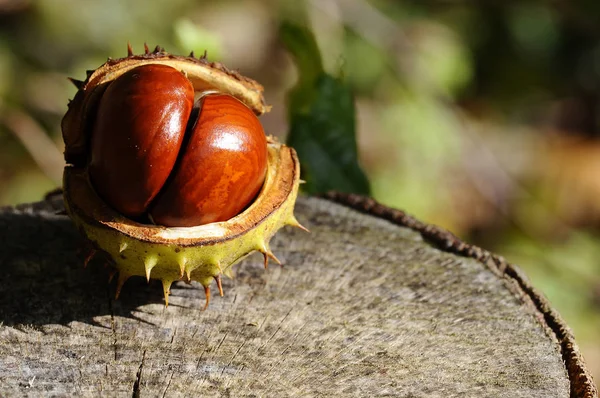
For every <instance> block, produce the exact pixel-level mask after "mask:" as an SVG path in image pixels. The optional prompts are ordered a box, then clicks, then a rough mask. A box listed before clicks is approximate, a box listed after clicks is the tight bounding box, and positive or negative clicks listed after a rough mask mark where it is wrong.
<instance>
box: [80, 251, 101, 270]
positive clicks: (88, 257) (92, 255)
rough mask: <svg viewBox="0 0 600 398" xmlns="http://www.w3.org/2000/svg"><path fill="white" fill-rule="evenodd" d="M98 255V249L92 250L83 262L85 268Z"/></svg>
mask: <svg viewBox="0 0 600 398" xmlns="http://www.w3.org/2000/svg"><path fill="white" fill-rule="evenodd" d="M96 253H98V251H97V250H96V249H91V250H90V252H89V253H88V255H87V256H86V257H85V260H83V268H87V266H88V264H89V263H90V261H92V258H94V256H95V255H96Z"/></svg>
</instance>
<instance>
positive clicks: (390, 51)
mask: <svg viewBox="0 0 600 398" xmlns="http://www.w3.org/2000/svg"><path fill="white" fill-rule="evenodd" d="M283 21H288V22H289V23H291V24H294V25H298V26H302V27H303V28H299V29H301V30H302V31H303V32H305V33H303V34H302V35H298V34H290V31H289V30H288V31H286V29H287V28H285V27H284V28H283V29H281V25H282V22H283ZM284 26H285V25H284ZM286 32H287V33H286ZM307 32H312V35H313V36H312V37H314V41H313V40H312V39H310V37H311V36H310V34H309V33H307ZM290 36H291V37H290ZM127 41H130V42H131V43H132V44H133V47H134V49H136V50H137V51H141V49H142V45H143V43H144V42H148V43H149V44H151V45H154V44H160V45H161V46H163V47H165V48H166V49H167V50H168V51H170V52H173V53H183V54H188V53H189V52H190V51H192V50H193V51H194V52H195V53H196V54H202V53H203V52H204V50H207V52H208V56H209V59H211V60H219V61H222V62H224V63H225V64H226V65H228V66H229V67H232V68H234V69H239V70H240V71H241V72H242V73H243V74H245V75H248V76H250V77H252V78H255V79H256V80H258V81H260V82H261V83H262V84H264V86H265V94H266V98H267V102H269V103H271V104H272V105H273V110H272V112H271V113H270V114H267V115H266V116H264V117H263V118H262V121H263V124H264V126H265V129H266V131H268V132H269V133H271V134H275V135H279V136H280V137H281V138H282V139H283V138H285V135H286V133H287V132H290V136H289V140H290V142H291V143H292V144H293V145H294V146H295V147H297V148H298V149H299V151H300V152H301V154H302V157H303V163H304V164H305V169H306V170H307V171H308V172H309V175H310V179H311V181H314V182H315V183H314V185H313V186H309V187H308V188H309V190H310V191H311V192H313V191H322V190H325V189H329V188H330V187H332V186H335V187H338V188H339V189H347V190H353V191H358V192H367V190H369V189H370V192H371V193H372V195H373V196H374V197H375V198H376V199H378V200H380V201H382V202H384V203H385V204H388V205H390V206H394V207H398V208H402V209H404V210H406V211H408V212H409V213H413V214H415V215H416V216H418V217H419V218H421V219H423V220H425V221H428V222H433V223H437V224H441V225H443V226H445V227H447V228H448V229H450V230H452V231H453V232H455V233H457V234H458V235H460V236H462V237H464V238H466V239H468V240H469V241H472V242H474V243H478V244H481V245H483V246H485V247H486V248H488V249H491V250H494V251H496V252H499V253H501V254H503V255H505V256H506V257H507V258H508V259H509V260H510V261H513V262H516V263H518V264H519V265H520V266H522V267H523V268H524V269H525V270H526V271H527V273H528V275H530V277H531V278H532V280H533V282H534V284H535V285H536V286H538V287H540V288H541V289H542V290H543V291H544V292H545V294H546V295H548V297H549V298H550V300H551V301H552V303H553V304H554V305H555V306H556V307H557V308H558V309H559V311H560V312H561V314H562V315H563V316H564V317H565V318H566V319H567V321H568V322H569V324H570V325H572V326H573V327H574V329H575V333H576V336H577V337H578V339H579V342H580V344H581V345H582V348H583V352H584V355H585V356H586V359H587V361H588V363H589V365H590V366H591V367H592V368H593V371H594V372H595V375H596V380H598V379H600V344H599V343H598V341H599V339H598V337H599V336H598V330H600V263H599V262H598V260H597V258H598V255H599V254H600V253H598V247H600V245H598V242H599V239H600V232H599V231H600V201H598V197H599V196H600V177H598V176H600V140H599V136H600V119H599V113H598V109H600V92H599V91H600V2H598V1H595V0H570V1H563V0H559V1H552V2H546V1H535V0H531V1H521V2H504V1H486V2H440V1H429V0H422V1H412V0H404V1H392V0H370V1H368V0H349V1H340V0H332V1H292V0H270V1H258V0H249V1H234V0H228V1H223V2H208V1H194V0H170V1H169V2H166V1H155V2H142V1H140V0H128V1H121V0H119V1H117V0H108V1H103V2H90V1H83V2H82V1H77V0H38V1H35V2H34V1H29V0H10V1H7V2H0V204H14V203H18V202H24V201H33V200H38V199H39V198H41V197H42V195H43V193H44V192H45V191H47V190H48V189H50V188H52V187H54V186H56V185H58V184H60V181H59V178H57V175H60V169H61V167H62V164H61V161H62V158H61V154H60V152H61V151H62V142H61V134H60V119H61V117H62V115H63V114H64V112H65V111H66V104H67V99H68V98H72V97H73V95H74V93H75V89H74V87H72V86H71V85H70V84H69V82H68V81H67V79H66V77H67V76H73V77H75V78H78V79H82V78H84V76H85V70H87V69H95V68H96V67H98V66H99V65H100V64H102V63H103V62H104V61H105V60H106V57H108V56H110V57H113V58H117V57H120V56H124V55H125V49H126V43H127ZM318 53H320V54H321V57H320V58H321V59H320V61H318V59H319V57H318V56H317V55H315V54H318ZM341 71H342V72H343V73H341ZM302 87H309V88H310V89H309V90H307V91H304V90H305V89H303V88H302ZM332 99H333V100H332ZM352 99H354V101H352ZM286 101H287V103H288V104H289V105H290V106H289V107H288V108H287V109H286V106H285V105H286ZM323 115H328V116H326V117H325V116H323ZM329 115H336V116H329ZM338 122H339V123H338ZM354 130H356V132H357V136H356V137H354V136H353V134H351V133H352V132H353V131H354ZM323 131H328V132H330V133H331V135H328V133H323ZM354 140H356V144H355V141H354ZM49 142H50V144H49ZM355 155H358V156H357V157H358V159H359V160H360V168H359V167H358V166H357V164H356V163H355V159H356V156H355ZM333 160H335V162H333ZM342 162H343V164H345V165H346V166H344V167H340V165H341V164H342ZM361 169H362V170H364V171H365V173H366V175H367V176H368V178H369V181H370V186H367V184H366V182H365V180H364V179H363V177H362V173H361V172H360V170H361ZM331 181H335V184H334V185H329V183H330V182H331Z"/></svg>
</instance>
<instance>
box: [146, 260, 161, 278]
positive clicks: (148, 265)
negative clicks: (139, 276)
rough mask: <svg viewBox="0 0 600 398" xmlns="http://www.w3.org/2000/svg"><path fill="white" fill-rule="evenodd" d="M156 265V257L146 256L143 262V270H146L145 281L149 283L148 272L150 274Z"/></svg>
mask: <svg viewBox="0 0 600 398" xmlns="http://www.w3.org/2000/svg"><path fill="white" fill-rule="evenodd" d="M156 263H158V257H156V256H148V257H146V259H145V260H144V269H145V270H146V280H147V281H148V282H150V272H152V268H154V267H155V266H156Z"/></svg>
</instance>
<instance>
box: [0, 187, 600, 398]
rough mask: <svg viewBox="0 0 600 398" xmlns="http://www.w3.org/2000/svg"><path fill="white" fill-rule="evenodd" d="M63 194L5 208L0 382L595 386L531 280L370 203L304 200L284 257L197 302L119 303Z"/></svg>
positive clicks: (186, 391)
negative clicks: (89, 256)
mask: <svg viewBox="0 0 600 398" xmlns="http://www.w3.org/2000/svg"><path fill="white" fill-rule="evenodd" d="M355 207H356V206H355ZM61 208H62V205H61V203H60V199H57V198H55V199H54V200H50V201H46V202H40V203H36V204H33V205H27V206H21V207H19V208H17V209H15V208H5V209H4V210H2V211H0V271H1V273H0V275H2V276H1V280H0V282H1V283H0V396H6V397H11V396H110V397H112V396H141V397H173V396H232V397H238V396H256V397H259V396H261V397H283V396H323V397H326V396H398V397H454V396H456V397H458V396H460V397H569V396H571V397H597V393H596V389H595V386H594V385H593V382H592V381H591V379H589V376H588V373H587V370H586V369H585V365H584V364H583V362H582V361H581V359H580V356H579V354H578V351H577V347H576V345H575V343H574V341H570V343H569V344H570V346H569V347H571V348H568V347H567V348H565V347H566V345H565V342H564V339H563V338H562V337H561V335H560V334H557V333H558V332H557V329H556V325H553V324H551V322H548V319H549V318H548V316H547V314H546V312H545V311H546V310H545V309H544V308H541V307H540V305H538V304H539V303H538V304H536V302H535V297H533V296H532V295H531V294H530V293H531V292H528V291H527V290H526V289H523V286H524V285H523V284H520V283H518V281H517V280H516V279H515V278H514V277H511V276H510V274H507V273H505V272H499V271H498V270H497V269H494V268H493V267H490V266H488V265H486V263H485V262H484V261H481V260H480V259H475V258H470V257H468V256H465V255H464V254H462V255H459V254H460V253H459V254H456V253H450V252H446V251H442V250H440V249H439V248H438V247H437V246H439V244H432V241H431V239H427V240H424V239H423V236H425V237H427V234H426V233H423V232H422V231H421V233H419V232H416V231H415V230H414V229H415V228H413V229H410V228H407V227H404V226H400V225H397V224H398V223H396V222H393V221H390V220H386V219H384V218H385V217H381V216H374V215H373V214H363V213H364V212H369V211H368V209H366V208H365V209H364V210H365V211H363V212H362V213H361V212H359V211H356V210H353V209H351V208H349V207H347V206H342V205H340V204H336V203H334V202H332V201H330V200H325V199H317V198H300V199H299V201H298V204H297V217H298V219H299V220H300V222H301V223H303V224H304V225H305V226H307V227H308V228H309V229H310V230H311V233H310V234H306V233H304V232H302V231H300V230H296V229H292V228H289V229H287V228H286V229H284V230H283V231H282V232H281V233H279V234H278V235H277V236H276V237H275V238H274V239H273V242H272V244H271V247H272V249H273V251H274V252H275V254H276V255H277V257H278V258H279V259H280V260H282V262H283V263H284V266H283V267H279V266H271V267H270V268H269V269H268V270H264V269H263V268H262V257H261V256H259V255H252V256H250V257H248V258H247V259H246V260H245V261H244V262H242V263H241V264H240V265H238V266H236V271H237V272H236V277H235V279H233V280H229V279H224V281H223V285H224V289H225V297H223V298H221V297H213V300H212V301H211V304H210V307H209V309H208V310H207V311H204V312H202V311H200V309H201V307H202V306H203V303H204V292H203V289H202V288H201V287H200V286H199V285H196V284H193V285H191V286H189V285H186V284H183V283H180V284H177V285H175V286H174V287H173V288H172V296H171V298H170V305H169V307H168V308H164V306H163V302H162V293H161V289H160V287H159V286H158V284H157V283H150V284H149V285H148V284H147V283H146V282H145V280H143V279H142V278H139V279H137V280H131V281H128V282H127V283H126V285H125V287H124V290H123V292H122V294H121V298H120V299H119V300H118V301H114V300H113V299H112V296H113V294H114V285H108V284H107V283H106V280H107V272H106V270H104V269H103V267H102V264H101V263H99V262H97V261H92V263H90V265H89V266H88V268H87V269H83V268H82V266H81V264H82V262H83V258H84V253H83V252H82V251H81V250H80V248H81V247H82V244H83V242H82V240H81V238H80V237H79V235H78V233H77V231H76V230H75V229H74V228H73V226H72V224H71V222H70V220H69V219H68V218H66V217H65V216H60V215H56V214H55V213H56V211H60V210H61ZM438 243H439V242H438ZM511 267H512V266H511ZM511 269H514V268H511ZM113 283H114V282H113ZM213 290H216V289H213ZM215 293H216V291H215ZM213 296H214V295H213ZM548 311H550V309H549V310H548ZM565 327H566V326H565ZM565 350H567V351H565ZM569 350H570V351H569ZM571 354H572V355H574V356H576V357H577V358H576V359H577V361H578V362H577V366H578V367H577V368H576V369H577V370H576V373H578V375H579V377H580V379H577V377H576V376H577V375H575V374H574V373H573V371H571V370H568V368H569V367H570V366H571V365H570V364H569V362H568V361H566V362H567V366H565V355H567V356H568V355H571Z"/></svg>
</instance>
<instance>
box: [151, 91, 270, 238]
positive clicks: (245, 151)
mask: <svg viewBox="0 0 600 398" xmlns="http://www.w3.org/2000/svg"><path fill="white" fill-rule="evenodd" d="M198 102H199V104H198V109H199V116H198V119H197V121H196V123H195V125H194V126H193V128H192V129H191V131H190V133H189V134H190V136H189V141H188V142H187V145H186V147H185V149H184V150H183V151H182V152H183V153H182V155H181V157H180V159H179V162H178V164H177V165H176V166H175V170H174V171H173V173H172V178H171V179H170V180H169V181H168V182H167V184H166V186H165V187H164V189H163V191H162V192H161V193H160V194H159V196H158V198H157V200H156V203H155V204H154V206H153V208H152V210H151V212H150V213H151V215H152V218H153V220H154V222H156V223H157V224H159V225H166V226H188V227H191V226H194V225H201V224H208V223H211V222H216V221H226V220H228V219H230V218H231V217H234V216H235V215H237V214H239V213H240V212H241V211H242V210H243V209H244V208H245V207H246V206H247V205H248V204H249V203H250V202H251V201H252V199H254V197H255V196H256V194H258V191H259V190H260V188H261V186H262V184H263V180H264V177H265V172H266V170H267V139H266V136H265V133H264V132H263V129H262V126H261V124H260V122H259V121H258V118H257V117H256V116H255V115H254V113H253V112H252V111H251V110H250V109H249V108H248V107H247V106H246V105H244V104H242V103H241V102H240V101H239V100H237V99H235V98H234V97H231V96H228V95H214V94H210V95H207V96H204V97H202V98H200V100H199V101H198Z"/></svg>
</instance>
